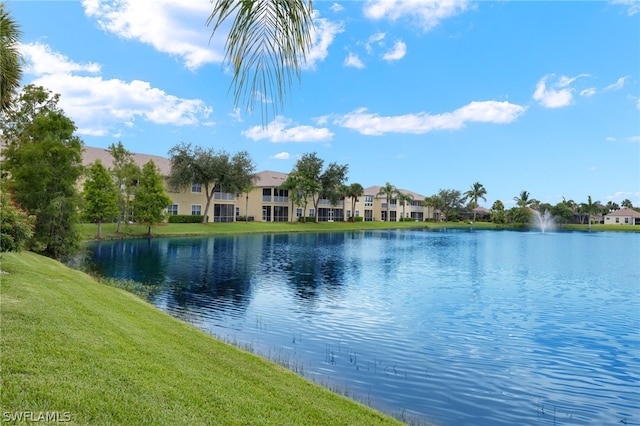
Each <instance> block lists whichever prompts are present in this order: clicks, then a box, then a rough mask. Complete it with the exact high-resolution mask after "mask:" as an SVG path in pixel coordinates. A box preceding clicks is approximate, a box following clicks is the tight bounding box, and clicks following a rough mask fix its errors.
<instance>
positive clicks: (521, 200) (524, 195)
mask: <svg viewBox="0 0 640 426" xmlns="http://www.w3.org/2000/svg"><path fill="white" fill-rule="evenodd" d="M529 195H530V194H529V192H527V191H520V195H519V196H518V197H513V201H515V202H516V205H517V206H518V207H527V206H529V205H530V204H531V203H532V201H533V200H530V199H529Z"/></svg>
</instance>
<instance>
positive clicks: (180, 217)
mask: <svg viewBox="0 0 640 426" xmlns="http://www.w3.org/2000/svg"><path fill="white" fill-rule="evenodd" d="M202 219H204V217H203V216H202V215H200V214H193V215H189V214H176V215H171V216H169V223H202Z"/></svg>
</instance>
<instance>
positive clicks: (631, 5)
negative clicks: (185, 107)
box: [611, 0, 640, 16]
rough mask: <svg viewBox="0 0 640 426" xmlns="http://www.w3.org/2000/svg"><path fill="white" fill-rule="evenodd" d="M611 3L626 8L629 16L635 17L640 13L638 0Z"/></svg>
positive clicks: (615, 0)
mask: <svg viewBox="0 0 640 426" xmlns="http://www.w3.org/2000/svg"><path fill="white" fill-rule="evenodd" d="M611 3H613V4H621V5H623V6H626V7H627V14H628V15H629V16H633V15H635V14H636V13H638V12H640V3H638V0H612V1H611Z"/></svg>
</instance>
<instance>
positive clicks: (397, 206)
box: [83, 147, 434, 222]
mask: <svg viewBox="0 0 640 426" xmlns="http://www.w3.org/2000/svg"><path fill="white" fill-rule="evenodd" d="M131 157H132V159H133V161H134V162H135V163H136V164H137V165H139V166H140V167H142V166H143V165H144V164H146V163H147V162H148V161H150V160H153V162H154V163H155V164H156V166H158V168H159V169H160V172H161V173H162V174H163V175H164V176H168V175H169V174H170V172H171V161H170V160H169V159H167V158H164V157H160V156H157V155H148V154H137V153H132V154H131ZM97 159H99V160H100V161H101V162H102V164H103V165H104V166H105V167H107V168H111V167H113V157H111V154H110V152H109V150H107V149H103V148H94V147H84V153H83V164H84V165H85V166H88V165H90V164H92V163H93V162H94V161H96V160H97ZM256 177H257V179H256V181H255V184H254V186H253V188H252V189H251V190H250V191H248V192H247V193H243V194H231V193H227V192H225V191H224V188H215V192H214V195H213V198H212V199H211V204H210V206H209V211H208V212H205V208H206V205H207V198H206V195H205V189H204V187H203V185H201V184H200V183H197V182H193V183H192V184H191V187H189V188H185V189H176V188H170V187H169V186H167V194H168V195H169V197H170V198H171V200H172V204H171V205H169V206H167V211H168V213H169V214H172V215H203V214H207V216H208V221H209V222H233V221H235V220H236V219H237V218H242V219H244V218H246V219H247V220H250V221H260V222H290V221H297V220H298V218H300V217H302V216H307V217H314V218H315V217H317V219H318V220H319V221H335V222H341V221H346V220H349V218H351V217H361V218H362V220H364V221H367V222H370V221H386V218H387V211H388V214H389V221H399V220H403V219H404V218H411V219H412V220H415V221H420V222H422V221H424V220H427V219H430V218H433V217H434V212H433V208H431V207H424V206H423V201H424V198H425V197H424V195H420V194H417V193H415V192H411V191H407V190H400V191H401V192H402V193H403V194H410V195H411V197H412V201H408V202H406V203H404V204H401V203H398V202H397V201H396V200H395V199H393V200H391V202H390V203H389V206H388V209H387V199H386V197H385V196H384V195H378V194H379V193H380V189H381V187H380V186H370V187H368V188H365V190H364V194H363V195H362V196H360V197H358V198H357V200H356V203H355V208H353V203H352V200H351V198H349V197H347V198H345V199H343V200H340V202H339V203H338V204H337V205H332V204H331V202H330V201H329V200H327V199H321V200H320V201H319V203H318V207H317V211H316V209H315V207H314V206H313V203H312V202H309V203H308V205H307V206H306V208H305V206H301V205H297V204H295V203H292V197H290V194H289V191H288V190H286V189H283V188H282V184H283V183H284V182H285V180H286V179H287V173H281V172H276V171H268V170H266V171H261V172H259V173H257V174H256Z"/></svg>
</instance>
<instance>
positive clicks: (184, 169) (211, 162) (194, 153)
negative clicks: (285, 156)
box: [169, 143, 255, 224]
mask: <svg viewBox="0 0 640 426" xmlns="http://www.w3.org/2000/svg"><path fill="white" fill-rule="evenodd" d="M169 156H170V159H171V173H170V175H169V185H171V186H175V187H177V188H181V189H185V188H187V187H190V186H191V185H192V184H194V183H197V184H200V185H202V186H203V189H204V192H205V196H206V199H207V204H206V206H205V208H204V212H203V216H202V223H203V224H205V223H207V215H208V213H209V207H210V206H211V200H212V199H213V195H214V193H215V190H216V188H219V189H223V190H224V191H225V192H228V193H230V194H239V193H243V192H246V190H247V189H248V188H250V187H251V186H252V185H253V182H254V181H255V175H254V169H255V165H254V164H253V161H252V160H251V157H250V156H249V153H248V152H247V151H240V152H238V153H237V154H235V155H234V156H233V157H229V154H228V153H227V152H226V151H219V152H217V153H216V152H215V151H214V149H213V148H206V149H205V148H202V147H200V146H195V147H193V148H192V147H191V144H186V143H182V144H179V145H176V146H174V147H173V148H171V150H170V151H169Z"/></svg>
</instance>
